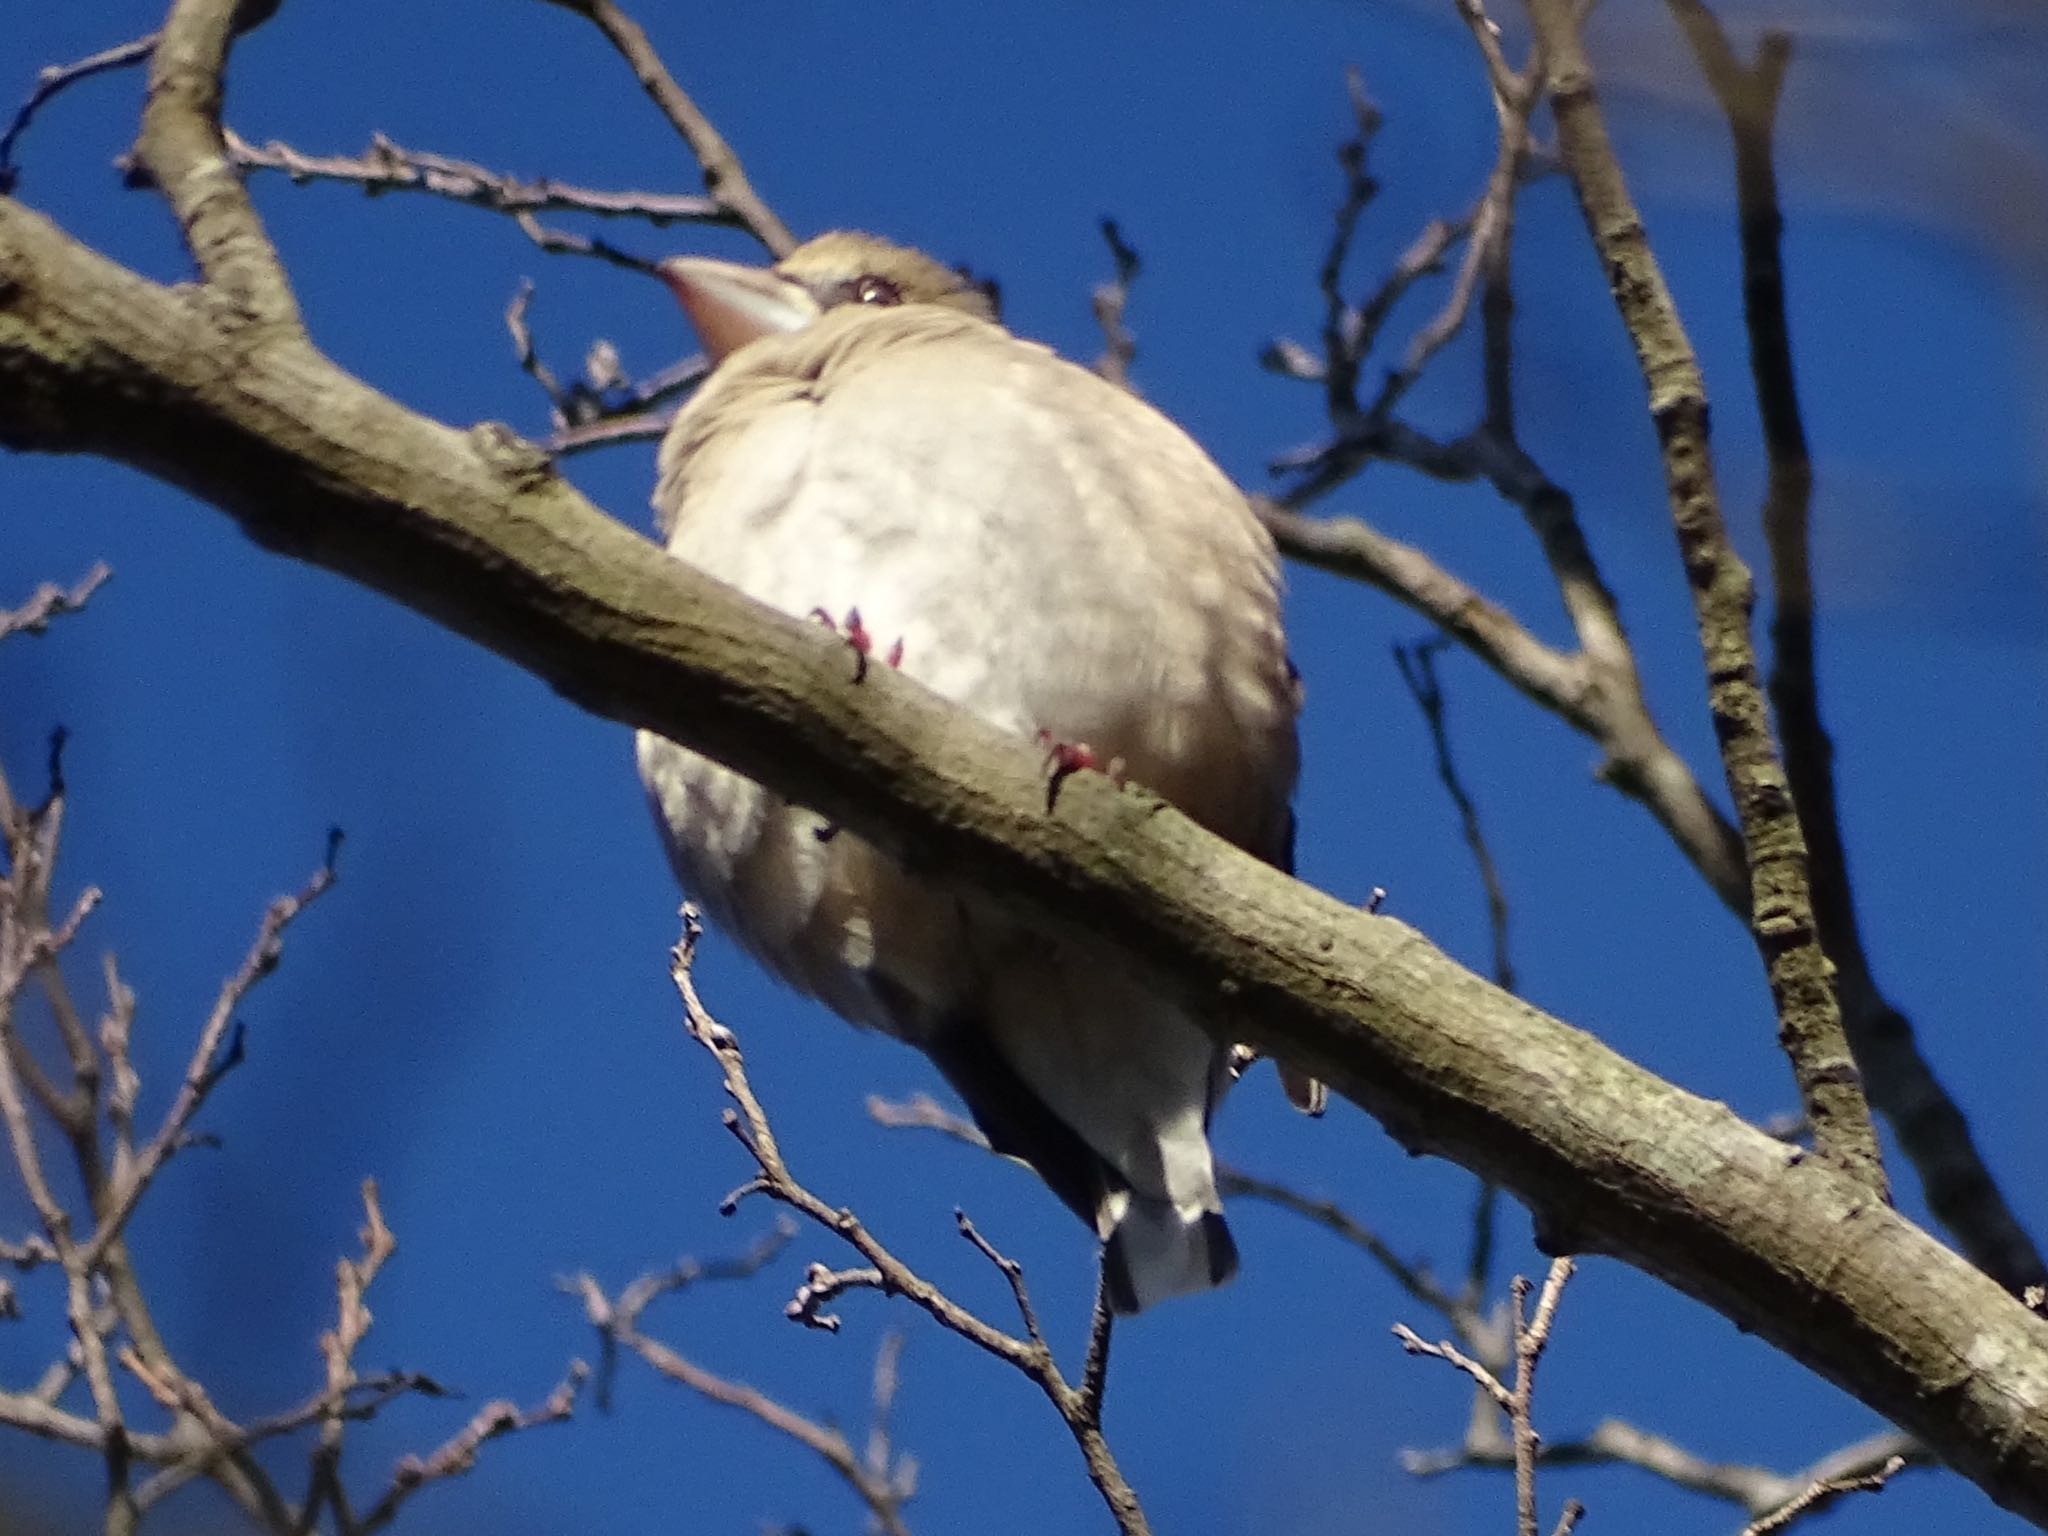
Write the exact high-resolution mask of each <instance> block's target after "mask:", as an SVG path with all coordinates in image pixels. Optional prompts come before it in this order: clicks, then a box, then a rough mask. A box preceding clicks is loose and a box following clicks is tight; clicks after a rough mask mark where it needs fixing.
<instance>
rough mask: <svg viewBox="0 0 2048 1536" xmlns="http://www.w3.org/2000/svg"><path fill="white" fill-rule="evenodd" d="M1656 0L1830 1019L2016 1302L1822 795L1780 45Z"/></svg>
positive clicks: (1985, 1208)
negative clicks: (1681, 93)
mask: <svg viewBox="0 0 2048 1536" xmlns="http://www.w3.org/2000/svg"><path fill="white" fill-rule="evenodd" d="M1669 3H1670V6H1671V10H1672V13H1673V15H1675V16H1676V17H1677V19H1678V22H1679V26H1680V28H1681V30H1682V31H1683V32H1684V34H1685V37H1686V41H1687V42H1688V43H1689V44H1690V45H1691V47H1692V51H1693V56H1694V58H1695V59H1696V60H1697V61H1698V63H1699V66H1700V71H1701V73H1702V74H1703V75H1704V76H1705V77H1706V80H1707V83H1708V85H1709V86H1710V87H1711V88H1712V90H1713V93H1714V97H1715V100H1716V101H1718V102H1719V103H1720V105H1721V110H1722V113H1723V115H1724V116H1725V117H1726V118H1727V121H1728V129H1729V135H1730V138H1731V140H1732V142H1733V147H1734V160H1735V196H1736V208H1737V215H1738V222H1739V227H1740V229H1741V235H1742V296H1743V316H1744V321H1745V324H1746V326H1747V330H1748V335H1749V363H1750V373H1751V376H1752V378H1753V379H1754V381H1755V391H1756V401H1757V409H1758V415H1759V416H1760V418H1761V421H1762V426H1763V434H1764V447H1765V450H1766V453H1767V455H1768V458H1769V463H1770V478H1769V483H1768V486H1767V488H1766V490H1765V493H1764V504H1763V517H1762V521H1763V529H1764V539H1765V543H1766V545H1767V547H1768V549H1769V552H1770V561H1771V595H1772V610H1771V673H1770V681H1769V686H1770V697H1771V705H1772V708H1773V709H1774V710H1775V712H1776V715H1777V721H1778V729H1779V731H1780V733H1781V734H1782V737H1783V742H1784V753H1785V775H1786V779H1787V781H1788V782H1789V783H1790V785H1791V789H1792V800H1793V803H1794V805H1796V806H1797V807H1798V811H1799V824H1800V826H1801V828H1802V829H1803V830H1804V831H1805V834H1806V843H1807V848H1808V851H1809V853H1810V855H1811V858H1812V866H1813V908H1814V916H1815V920H1816V921H1817V923H1818V925H1819V930H1820V938H1821V944H1822V947H1823V948H1824V949H1825V950H1826V951H1827V956H1828V958H1829V959H1830V960H1832V961H1833V962H1834V964H1835V970H1836V985H1837V987H1838V988H1839V990H1840V995H1841V1002H1842V1022H1843V1025H1844V1027H1845V1029H1846V1031H1847V1033H1848V1039H1849V1047H1850V1050H1851V1051H1852V1053H1853V1054H1854V1055H1855V1058H1856V1064H1857V1067H1858V1068H1859V1069H1860V1070H1861V1071H1862V1073H1863V1084H1864V1089H1865V1091H1866V1092H1867V1093H1868V1094H1869V1096H1870V1102H1871V1105H1872V1106H1873V1107H1874V1108H1875V1109H1876V1110H1877V1111H1878V1113H1879V1114H1881V1115H1883V1116H1884V1117H1885V1118H1886V1119H1887V1120H1888V1121H1890V1122H1891V1126H1892V1130H1893V1132H1894V1133H1895V1134H1896V1135H1897V1137H1898V1141H1899V1148H1900V1150H1901V1151H1902V1152H1904V1153H1905V1154H1906V1157H1907V1159H1908V1160H1909V1161H1910V1162H1911V1163H1912V1164H1913V1166H1914V1169H1915V1170H1916V1171H1917V1172H1918V1174H1919V1176H1920V1183H1921V1188H1922V1190H1923V1192H1924V1193H1925V1195H1926V1198H1927V1204H1928V1206H1929V1208H1930V1209H1932V1210H1933V1212H1934V1214H1935V1216H1936V1218H1937V1219H1938V1220H1939V1221H1940V1222H1941V1223H1942V1225H1944V1226H1945V1227H1947V1228H1948V1230H1949V1231H1950V1232H1951V1233H1953V1234H1954V1235H1955V1237H1956V1240H1957V1242H1958V1243H1959V1244H1960V1245H1961V1247H1962V1249H1963V1251H1964V1252H1965V1253H1966V1254H1968V1255H1969V1256H1970V1258H1971V1260H1972V1261H1973V1262H1975V1263H1976V1264H1977V1265H1978V1266H1979V1267H1980V1268H1982V1269H1983V1270H1984V1271H1985V1272H1986V1273H1987V1274H1989V1275H1991V1276H1992V1277H1993V1278H1994V1279H1996V1280H1998V1281H1999V1282H2000V1283H2001V1284H2002V1285H2004V1286H2005V1288H2006V1289H2007V1290H2009V1291H2012V1292H2014V1293H2018V1292H2021V1291H2023V1290H2025V1289H2026V1287H2028V1286H2029V1285H2038V1284H2042V1283H2043V1282H2048V1264H2044V1262H2043V1258H2042V1255H2041V1251H2040V1249H2039V1247H2038V1246H2037V1245H2036V1244H2035V1243H2034V1241H2033V1239H2032V1238H2031V1237H2030V1236H2029V1235H2028V1234H2027V1231H2026V1229H2025V1228H2024V1227H2022V1226H2021V1225H2020V1222H2019V1219H2018V1217H2017V1216H2016V1215H2015V1214H2014V1213H2013V1210H2012V1207H2011V1205H2010V1204H2009V1203H2008V1202H2007V1200H2006V1198H2005V1195H2004V1193H2003V1192H2002V1191H2001V1190H2000V1188H1999V1186H1998V1181H1997V1180H1996V1179H1995V1178H1994V1177H1993V1175H1992V1173H1991V1169H1990V1167H1989V1165H1988V1164H1987V1163H1986V1162H1985V1160H1984V1157H1983V1155H1982V1154H1981V1153H1980V1152H1979V1151H1978V1149H1977V1145H1976V1142H1975V1140H1974V1138H1972V1136H1971V1134H1970V1126H1969V1122H1968V1121H1967V1120H1966V1119H1965V1118H1964V1116H1963V1113H1962V1111H1961V1109H1960V1108H1959V1107H1958V1106H1957V1105H1956V1102H1955V1100H1954V1099H1953V1098H1952V1097H1950V1095H1949V1093H1948V1091H1947V1090H1946V1089H1945V1088H1944V1087H1943V1086H1942V1084H1941V1082H1940V1080H1939V1079H1938V1078H1937V1077H1936V1076H1935V1074H1934V1069H1933V1067H1932V1066H1931V1065H1930V1064H1929V1063H1928V1061H1927V1059H1926V1058H1925V1057H1924V1056H1922V1055H1921V1053H1920V1049H1919V1046H1918V1044H1917V1043H1916V1042H1915V1040H1914V1037H1913V1027H1912V1025H1911V1023H1910V1022H1909V1021H1908V1020H1907V1019H1906V1017H1905V1015H1904V1014H1902V1013H1900V1012H1899V1010H1898V1009H1896V1008H1895V1007H1893V1006H1892V1005H1891V1003H1890V1002H1889V1001H1888V1000H1887V999H1886V998H1885V996H1884V994H1883V992H1882V991H1881V990H1880V988H1879V987H1878V984H1877V979H1876V977H1875V975H1874V974H1873V971H1872V966H1871V963H1870V957H1869V954H1868V952H1867V951H1866V950H1865V948H1864V945H1863V935H1862V931H1861V929H1860V927H1859V925H1858V923H1857V920H1856V903H1855V896H1854V888H1853V886H1852V884H1851V881H1850V878H1849V858H1848V851H1847V848H1846V847H1845V845H1844V842H1843V837H1842V825H1841V813H1840V810H1839V807H1838V804H1837V799H1836V794H1835V774H1834V744H1833V742H1832V741H1831V740H1830V739H1829V736H1828V730H1827V726H1826V724H1825V723H1824V722H1823V721H1822V719H1821V712H1820V691H1819V683H1818V677H1817V673H1816V669H1815V663H1814V594H1813V573H1812V568H1811V563H1810V551H1809V549H1808V514H1809V511H1810V508H1811V506H1812V500H1813V460H1812V455H1811V453H1810V452H1809V450H1808V448H1807V440H1806V425H1805V419H1804V415H1803V412H1802V411H1801V408H1800V403H1799V386H1798V378H1797V374H1796V372H1795V370H1794V368H1793V361H1792V326H1791V320H1790V317H1789V315H1788V312H1787V307H1786V302H1785V267H1784V256H1783V252H1782V249H1781V247H1782V243H1783V236H1784V228H1785V218H1784V213H1783V210H1782V208H1781V206H1780V199H1779V196H1778V171H1777V163H1776V148H1775V129H1776V124H1777V115H1778V100H1779V96H1780V93H1781V91H1782V89H1783V87H1784V82H1785V72H1786V69H1787V68H1788V66H1789V65H1790V63H1791V58H1792V39H1791V37H1790V36H1789V35H1788V34H1786V33H1783V32H1778V31H1775V30H1770V31H1766V32H1765V33H1764V34H1763V36H1762V37H1761V38H1760V39H1759V41H1758V43H1757V50H1756V57H1755V60H1754V62H1752V63H1750V64H1744V63H1742V62H1741V61H1740V60H1739V59H1738V58H1737V57H1736V54H1735V49H1734V47H1733V46H1732V45H1731V44H1730V42H1729V40H1728V35H1727V33H1726V32H1725V31H1724V30H1723V28H1722V26H1721V24H1720V22H1719V20H1717V19H1716V17H1715V16H1714V14H1713V12H1712V11H1710V10H1709V9H1708V8H1707V7H1706V6H1705V5H1704V4H1702V3H1700V0H1669Z"/></svg>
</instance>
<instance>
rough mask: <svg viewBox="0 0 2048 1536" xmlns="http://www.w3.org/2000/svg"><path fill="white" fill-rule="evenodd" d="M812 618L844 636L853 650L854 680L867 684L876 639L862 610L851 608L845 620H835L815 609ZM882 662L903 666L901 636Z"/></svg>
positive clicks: (890, 647)
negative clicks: (862, 620) (870, 631)
mask: <svg viewBox="0 0 2048 1536" xmlns="http://www.w3.org/2000/svg"><path fill="white" fill-rule="evenodd" d="M810 617H811V619H812V620H813V621H815V622H816V623H819V624H822V625H824V626H825V627H826V628H827V629H829V630H831V631H832V633H833V634H835V635H839V636H842V637H843V638H844V639H845V641H846V643H847V644H848V645H849V646H851V647H852V648H853V680H854V681H855V682H856V683H864V682H866V681H867V680H868V657H869V655H871V654H872V653H873V651H874V649H875V637H874V636H873V635H872V634H870V633H869V632H868V627H867V625H865V624H863V623H862V622H861V617H860V610H859V609H858V608H849V609H847V610H846V617H845V618H843V619H835V618H833V617H832V615H831V614H829V613H827V612H826V611H825V610H824V609H823V608H813V609H812V610H811V612H810ZM882 660H883V661H885V662H887V663H888V664H889V665H890V666H891V667H900V666H902V665H903V639H902V637H901V636H900V635H899V636H898V637H897V638H896V639H895V640H893V641H892V642H890V645H889V649H888V650H887V651H886V652H884V653H883V656H882Z"/></svg>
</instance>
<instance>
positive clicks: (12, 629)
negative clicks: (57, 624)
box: [0, 560, 114, 640]
mask: <svg viewBox="0 0 2048 1536" xmlns="http://www.w3.org/2000/svg"><path fill="white" fill-rule="evenodd" d="M113 574H114V569H113V567H112V566H110V565H108V564H107V563H106V562H105V561H104V560H97V561H94V562H93V566H92V569H91V570H89V571H87V572H86V573H85V574H84V575H83V576H81V577H80V578H79V579H78V580H77V581H75V582H73V583H72V584H71V585H70V586H69V587H61V586H59V585H58V584H57V583H56V582H54V581H46V582H44V583H43V584H42V585H41V586H39V587H37V588H36V589H35V591H34V592H32V593H30V594H29V598H28V601H27V602H25V603H23V604H22V605H21V606H20V607H19V608H0V640H5V639H6V638H7V637H8V636H9V635H40V634H41V633H42V632H43V631H44V630H46V629H48V628H49V627H50V621H51V620H52V619H54V618H57V617H59V616H60V615H62V614H67V613H77V612H78V611H79V610H80V609H82V608H83V607H85V605H86V603H88V602H89V601H90V600H91V599H92V595H93V593H95V592H97V591H98V590H99V589H100V587H101V586H102V585H104V584H105V583H106V582H107V580H108V579H109V578H111V577H112V576H113Z"/></svg>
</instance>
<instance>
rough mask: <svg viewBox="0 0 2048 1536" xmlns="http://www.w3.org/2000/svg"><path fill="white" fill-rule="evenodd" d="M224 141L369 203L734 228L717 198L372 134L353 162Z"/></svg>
mask: <svg viewBox="0 0 2048 1536" xmlns="http://www.w3.org/2000/svg"><path fill="white" fill-rule="evenodd" d="M223 138H224V139H225V141H226V143H227V148H228V154H229V155H230V156H231V157H232V158H233V160H234V163H235V164H236V165H237V166H239V167H240V168H241V169H243V170H245V171H277V172H280V173H282V174H283V175H285V176H288V177H289V178H291V180H293V181H294V182H298V183H301V184H303V183H306V182H317V181H332V182H341V183H344V184H346V185H349V186H356V187H361V188H362V189H363V191H364V192H366V193H368V194H370V195H371V196H376V195H377V194H379V193H383V192H424V193H428V194H430V195H432V196H434V197H440V198H446V199H447V200H448V201H450V202H457V203H467V204H469V205H470V206H471V207H473V208H482V209H485V210H487V211H489V212H492V213H507V214H519V213H525V214H537V213H587V214H592V215H595V216H596V217H598V218H605V219H641V220H644V221H646V222H647V223H649V224H652V225H653V226H654V227H655V228H657V229H661V228H665V227H667V226H668V225H670V224H734V223H737V222H738V220H737V219H736V217H735V216H734V214H733V212H732V210H731V209H730V208H728V207H727V206H726V205H725V204H723V203H721V202H719V201H718V200H717V199H716V198H712V197H705V196H702V195H701V194H699V195H690V194H685V193H675V192H612V191H605V190H601V189H599V188H595V187H579V186H575V185H572V184H571V183H569V182H565V181H557V180H555V179H554V178H553V177H550V176H539V177H534V178H531V179H528V178H524V177H519V176H513V175H509V174H507V173H506V172H503V171H493V170H490V169H488V168H487V167H485V166H481V165H478V164H476V163H475V162H473V161H469V160H458V159H455V158H454V157H452V156H449V155H438V154H434V153H432V152H430V151H428V150H421V149H407V148H405V146H403V145H402V144H399V143H396V142H395V141H393V140H392V139H389V138H387V137H386V136H385V135H383V134H381V133H379V134H375V135H373V136H372V138H371V140H370V147H369V148H368V149H366V150H364V151H363V153H362V154H360V155H309V154H306V153H304V152H302V151H300V150H297V149H294V148H293V147H292V146H291V145H289V144H286V143H283V142H281V141H280V140H277V139H272V140H270V141H269V142H267V143H264V144H260V145H259V144H251V143H250V142H249V141H248V140H246V139H244V138H242V137H241V136H240V135H239V134H237V133H235V132H234V131H233V130H232V129H229V130H226V131H225V132H224V134H223Z"/></svg>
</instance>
